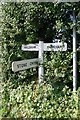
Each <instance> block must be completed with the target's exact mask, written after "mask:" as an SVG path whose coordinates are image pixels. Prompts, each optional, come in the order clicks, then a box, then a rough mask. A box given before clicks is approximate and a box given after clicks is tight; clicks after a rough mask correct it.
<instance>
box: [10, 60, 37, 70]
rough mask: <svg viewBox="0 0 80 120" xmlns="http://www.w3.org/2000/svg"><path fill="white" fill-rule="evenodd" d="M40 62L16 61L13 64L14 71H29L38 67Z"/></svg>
mask: <svg viewBox="0 0 80 120" xmlns="http://www.w3.org/2000/svg"><path fill="white" fill-rule="evenodd" d="M38 62H39V59H38V58H35V59H28V60H21V61H14V62H12V71H14V72H17V71H20V70H25V69H29V68H32V67H37V66H38Z"/></svg>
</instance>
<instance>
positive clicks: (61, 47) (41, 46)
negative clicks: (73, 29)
mask: <svg viewBox="0 0 80 120" xmlns="http://www.w3.org/2000/svg"><path fill="white" fill-rule="evenodd" d="M22 50H23V51H38V52H39V55H38V58H35V59H29V60H21V61H14V62H13V63H12V71H14V72H17V71H20V70H25V69H29V68H32V67H37V66H39V72H38V78H39V83H40V82H41V81H43V78H44V67H43V58H44V57H43V56H44V51H66V50H67V43H64V44H63V43H62V42H58V43H44V42H43V41H39V43H36V44H28V45H22Z"/></svg>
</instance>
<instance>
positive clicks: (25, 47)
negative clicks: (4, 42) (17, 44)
mask: <svg viewBox="0 0 80 120" xmlns="http://www.w3.org/2000/svg"><path fill="white" fill-rule="evenodd" d="M22 50H23V51H38V50H39V44H37V43H36V44H28V45H22Z"/></svg>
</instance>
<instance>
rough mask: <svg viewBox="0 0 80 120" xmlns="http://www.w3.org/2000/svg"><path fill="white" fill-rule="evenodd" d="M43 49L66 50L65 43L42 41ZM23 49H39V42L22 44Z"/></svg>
mask: <svg viewBox="0 0 80 120" xmlns="http://www.w3.org/2000/svg"><path fill="white" fill-rule="evenodd" d="M43 44H44V45H43V46H44V51H66V50H67V43H64V44H62V43H43ZM22 50H23V51H39V44H38V43H37V44H28V45H22Z"/></svg>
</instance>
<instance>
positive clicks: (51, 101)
mask: <svg viewBox="0 0 80 120" xmlns="http://www.w3.org/2000/svg"><path fill="white" fill-rule="evenodd" d="M0 113H1V117H11V118H18V117H19V118H20V117H24V118H77V115H78V96H77V93H75V95H74V94H73V92H71V90H70V89H69V88H68V87H67V86H65V87H64V88H63V89H62V90H59V88H57V89H55V88H53V87H52V86H51V85H50V84H47V83H46V82H43V83H41V84H40V85H38V84H37V83H35V82H34V81H33V82H32V83H31V84H29V85H26V83H24V84H23V85H20V84H18V87H14V86H13V84H12V83H7V84H6V85H5V86H4V90H3V91H2V109H1V110H0Z"/></svg>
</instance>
